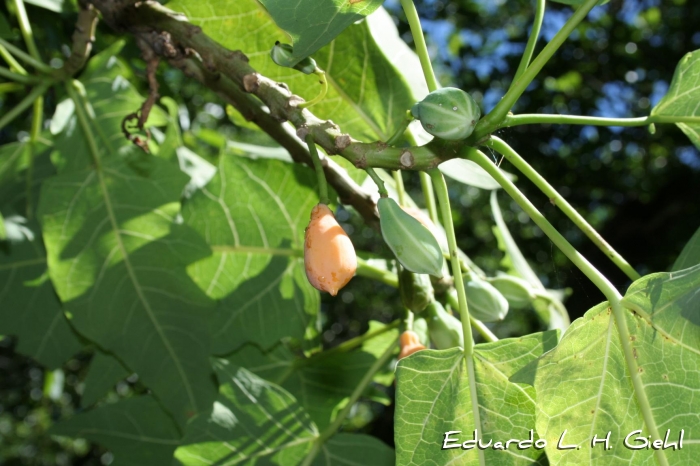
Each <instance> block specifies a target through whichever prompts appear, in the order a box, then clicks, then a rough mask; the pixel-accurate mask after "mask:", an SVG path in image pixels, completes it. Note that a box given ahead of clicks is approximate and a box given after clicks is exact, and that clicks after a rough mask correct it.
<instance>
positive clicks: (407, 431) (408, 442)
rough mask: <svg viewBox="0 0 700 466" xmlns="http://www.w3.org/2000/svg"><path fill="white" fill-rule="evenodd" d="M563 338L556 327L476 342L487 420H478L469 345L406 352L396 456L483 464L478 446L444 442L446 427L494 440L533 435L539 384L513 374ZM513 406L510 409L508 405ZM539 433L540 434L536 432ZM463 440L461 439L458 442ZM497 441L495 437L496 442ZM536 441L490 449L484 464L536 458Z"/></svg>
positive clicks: (400, 372)
mask: <svg viewBox="0 0 700 466" xmlns="http://www.w3.org/2000/svg"><path fill="white" fill-rule="evenodd" d="M556 342H557V332H556V331H548V332H545V333H536V334H532V335H528V336H525V337H522V338H512V339H506V340H500V341H497V342H494V343H487V344H480V345H476V347H475V348H474V370H475V374H476V381H475V383H476V390H477V396H478V399H479V413H480V417H481V426H475V423H474V418H473V415H472V408H471V398H470V394H469V393H470V388H469V384H470V381H469V380H468V377H467V371H466V365H465V362H464V361H465V360H464V354H463V350H462V349H461V348H452V349H449V350H423V351H419V352H417V353H414V354H413V355H411V356H409V357H407V358H404V359H402V360H401V361H399V364H398V366H397V369H396V380H397V394H396V416H395V423H394V429H395V440H396V455H397V464H401V465H414V464H415V465H423V464H448V463H449V464H456V465H457V464H459V465H463V464H464V465H466V464H479V459H478V456H477V450H476V449H472V450H462V449H461V448H456V449H442V448H441V447H442V446H443V441H444V438H445V432H448V431H459V432H460V434H458V435H455V436H453V437H451V438H459V439H461V441H465V440H471V439H472V438H473V432H474V429H475V428H478V430H479V432H480V433H481V435H482V438H483V439H484V443H486V442H488V440H489V439H493V442H497V441H502V442H504V441H505V440H508V439H522V440H525V439H528V438H529V436H530V430H531V429H533V427H534V422H535V390H534V389H533V388H532V387H531V386H528V385H526V384H523V383H516V382H511V381H509V378H510V377H511V376H512V375H514V374H515V373H516V372H518V371H519V370H521V369H522V368H523V367H524V366H526V365H527V364H529V363H531V362H532V361H535V360H536V359H537V358H538V357H539V356H541V355H542V354H543V353H544V352H545V351H548V350H549V349H551V348H552V347H554V345H556ZM506 407H507V412H508V414H507V416H504V414H503V413H504V408H506ZM534 438H535V439H537V436H536V434H535V435H534ZM460 443H461V442H460ZM492 446H493V445H492ZM541 455H542V451H540V450H536V449H534V448H530V449H526V450H519V449H517V447H516V446H514V445H511V446H510V448H508V449H507V450H505V451H499V450H494V449H493V448H489V449H486V450H485V451H484V457H485V460H486V464H528V465H529V464H532V463H533V462H535V461H536V460H538V458H539V457H540V456H541Z"/></svg>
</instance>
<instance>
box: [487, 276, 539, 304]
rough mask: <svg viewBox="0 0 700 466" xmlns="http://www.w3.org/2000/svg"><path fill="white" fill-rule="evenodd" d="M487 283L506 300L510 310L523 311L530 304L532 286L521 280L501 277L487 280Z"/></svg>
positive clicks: (532, 296)
mask: <svg viewBox="0 0 700 466" xmlns="http://www.w3.org/2000/svg"><path fill="white" fill-rule="evenodd" d="M489 283H491V285H493V286H494V288H496V289H497V290H498V291H500V292H501V294H502V295H503V296H504V297H505V298H506V300H507V301H508V307H509V308H510V309H524V308H526V307H528V306H530V305H531V304H532V300H533V299H534V295H533V293H532V291H533V289H532V286H530V284H529V283H528V282H527V281H525V280H523V279H522V278H518V277H513V276H511V275H502V276H500V277H495V278H491V279H489Z"/></svg>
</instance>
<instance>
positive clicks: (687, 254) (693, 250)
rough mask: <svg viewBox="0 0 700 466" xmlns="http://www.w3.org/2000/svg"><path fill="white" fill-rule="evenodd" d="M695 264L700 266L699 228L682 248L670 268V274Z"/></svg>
mask: <svg viewBox="0 0 700 466" xmlns="http://www.w3.org/2000/svg"><path fill="white" fill-rule="evenodd" d="M697 264H700V228H698V229H697V230H696V231H695V234H694V235H693V236H692V238H690V241H688V242H687V243H686V245H685V247H683V250H682V251H681V253H680V255H679V256H678V258H677V259H676V261H675V262H674V263H673V266H672V267H671V272H675V271H678V270H683V269H687V268H688V267H692V266H694V265H697Z"/></svg>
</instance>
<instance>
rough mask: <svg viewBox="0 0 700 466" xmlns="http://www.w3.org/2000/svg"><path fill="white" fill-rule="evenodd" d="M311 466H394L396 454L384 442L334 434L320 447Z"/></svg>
mask: <svg viewBox="0 0 700 466" xmlns="http://www.w3.org/2000/svg"><path fill="white" fill-rule="evenodd" d="M311 464H312V465H313V466H357V465H372V466H394V465H395V464H396V454H395V453H394V450H392V449H391V448H390V447H389V446H387V445H386V444H385V443H384V442H382V441H381V440H379V439H377V438H376V437H371V436H369V435H363V434H336V435H334V436H333V437H331V438H330V440H328V441H327V442H326V443H324V444H323V447H321V451H320V452H319V453H318V456H316V458H315V459H314V462H313V463H311Z"/></svg>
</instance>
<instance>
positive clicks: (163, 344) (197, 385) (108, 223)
mask: <svg viewBox="0 0 700 466" xmlns="http://www.w3.org/2000/svg"><path fill="white" fill-rule="evenodd" d="M79 155H80V156H83V157H85V158H88V156H87V154H84V153H83V154H79ZM130 162H131V163H130V165H131V166H135V167H136V168H137V169H138V170H139V172H138V173H135V172H134V170H132V169H131V168H130V165H127V163H126V162H125V161H123V160H121V159H120V158H118V157H112V158H110V159H108V160H107V161H103V162H102V163H101V164H100V166H99V168H93V167H89V168H86V169H83V170H70V171H66V172H64V174H62V175H59V176H57V177H55V178H52V179H50V180H49V181H47V182H45V183H44V186H43V189H42V197H41V202H40V213H41V218H42V224H43V227H44V231H45V241H46V245H47V250H48V258H49V261H48V262H49V271H50V274H51V278H52V280H53V283H54V286H55V287H56V290H57V292H58V294H59V296H60V298H61V300H62V301H63V303H64V306H65V309H66V311H67V312H70V314H71V315H72V322H73V325H74V326H75V328H76V329H77V330H78V331H79V332H80V333H81V334H83V335H85V336H86V337H87V338H89V339H91V340H93V341H95V342H96V343H97V344H98V345H99V346H100V347H101V348H104V349H105V350H107V351H109V352H111V353H114V354H115V355H117V356H118V357H119V359H120V360H121V361H123V362H124V363H125V364H127V365H128V366H129V368H130V369H132V370H134V371H135V372H137V373H138V374H139V377H140V378H141V380H142V381H143V382H144V383H145V384H146V385H147V386H148V387H149V388H151V389H152V390H153V391H154V393H155V394H156V396H158V398H159V399H160V400H161V401H162V402H163V404H164V405H165V406H166V407H167V408H168V409H170V410H171V411H172V413H173V415H174V416H175V418H176V419H177V420H179V421H184V419H185V418H186V417H187V416H188V415H192V414H194V413H196V412H197V411H199V410H201V409H205V408H206V407H207V406H208V405H209V403H210V400H211V397H212V396H213V395H214V387H213V384H212V382H211V376H210V372H209V365H208V357H209V338H210V337H209V331H208V328H207V322H206V319H207V317H208V316H209V315H210V310H209V309H208V308H209V307H210V306H211V305H212V303H211V301H210V300H209V299H208V298H207V297H206V296H204V294H203V293H202V292H201V291H200V290H199V289H198V288H197V286H196V285H195V284H194V283H192V281H191V279H190V278H189V277H188V276H187V274H186V271H185V266H186V265H187V264H189V263H191V262H193V261H195V260H198V259H200V258H201V257H203V256H205V255H207V254H209V250H208V248H207V247H206V245H203V244H202V243H201V241H200V240H199V238H198V237H197V235H196V234H194V233H193V232H191V231H190V230H189V229H187V228H184V227H178V226H175V225H174V224H173V221H174V219H175V216H176V215H177V214H178V213H179V208H180V204H179V202H178V200H179V197H180V193H181V192H182V188H183V186H184V184H185V182H186V181H187V180H186V176H185V175H184V174H182V173H181V172H180V171H179V170H178V169H177V167H174V166H173V165H171V164H170V163H169V162H167V161H164V160H161V159H158V158H155V157H149V156H146V155H145V154H144V155H143V156H142V157H141V158H139V159H135V160H133V159H132V160H130Z"/></svg>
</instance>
